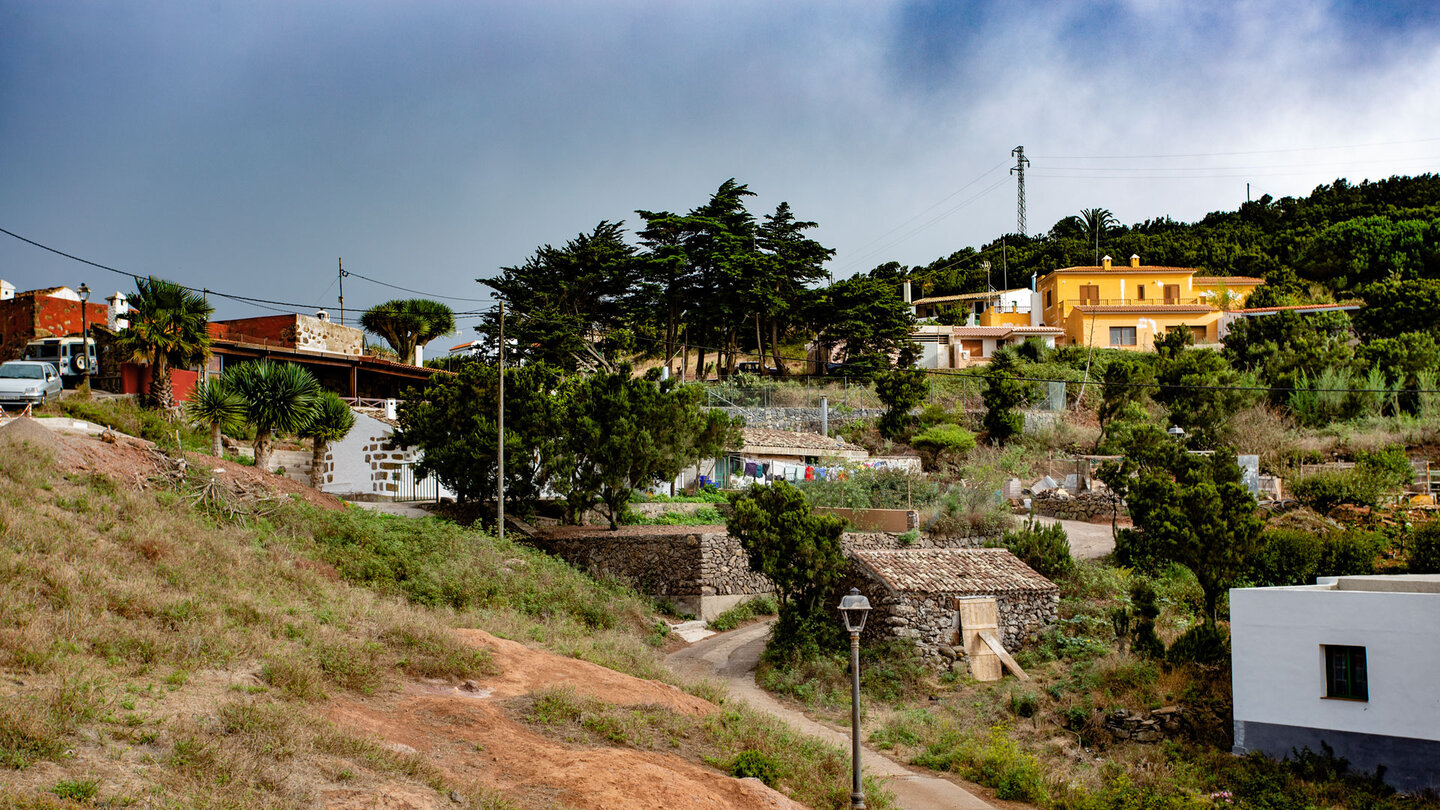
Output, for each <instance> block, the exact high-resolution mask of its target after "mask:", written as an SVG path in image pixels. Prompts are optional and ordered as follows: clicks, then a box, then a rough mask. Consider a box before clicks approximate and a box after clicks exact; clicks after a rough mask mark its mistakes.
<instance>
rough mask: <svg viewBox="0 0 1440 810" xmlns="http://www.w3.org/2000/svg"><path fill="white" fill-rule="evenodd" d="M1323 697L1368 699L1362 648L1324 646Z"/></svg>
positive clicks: (1368, 692) (1367, 683)
mask: <svg viewBox="0 0 1440 810" xmlns="http://www.w3.org/2000/svg"><path fill="white" fill-rule="evenodd" d="M1325 697H1330V698H1343V699H1345V700H1369V699H1370V679H1369V677H1368V674H1367V672H1366V670H1365V648H1364V647H1341V646H1338V645H1334V644H1327V645H1325Z"/></svg>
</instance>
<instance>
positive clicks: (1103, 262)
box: [1100, 256, 1112, 270]
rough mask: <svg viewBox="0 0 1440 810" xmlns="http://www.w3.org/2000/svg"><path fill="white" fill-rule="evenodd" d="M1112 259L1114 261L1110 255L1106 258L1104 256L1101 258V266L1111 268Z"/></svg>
mask: <svg viewBox="0 0 1440 810" xmlns="http://www.w3.org/2000/svg"><path fill="white" fill-rule="evenodd" d="M1111 261H1112V260H1111V258H1110V257H1109V256H1106V257H1105V258H1103V259H1101V260H1100V266H1101V267H1103V268H1104V269H1106V270H1109V269H1110V262H1111Z"/></svg>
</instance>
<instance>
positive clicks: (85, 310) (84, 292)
mask: <svg viewBox="0 0 1440 810" xmlns="http://www.w3.org/2000/svg"><path fill="white" fill-rule="evenodd" d="M77 292H79V293H80V370H81V371H83V372H85V379H84V380H83V381H82V382H81V385H83V386H84V387H85V389H86V390H87V391H88V390H89V389H90V321H89V315H90V312H89V309H90V307H89V305H88V304H87V303H86V302H88V301H89V300H90V285H88V284H86V283H85V282H83V281H82V282H80V289H79V290H77Z"/></svg>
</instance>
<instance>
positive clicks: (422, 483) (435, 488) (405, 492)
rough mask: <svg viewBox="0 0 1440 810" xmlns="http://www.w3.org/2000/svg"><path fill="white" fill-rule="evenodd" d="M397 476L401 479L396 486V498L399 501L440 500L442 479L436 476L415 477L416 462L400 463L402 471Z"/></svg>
mask: <svg viewBox="0 0 1440 810" xmlns="http://www.w3.org/2000/svg"><path fill="white" fill-rule="evenodd" d="M395 475H396V478H398V479H399V480H398V481H397V483H396V487H395V500H397V501H435V500H439V495H440V481H439V480H438V479H436V478H435V476H433V475H432V476H430V477H429V478H426V479H424V480H418V479H417V478H416V477H415V465H414V464H402V465H400V471H399V472H397V473H396V474H395Z"/></svg>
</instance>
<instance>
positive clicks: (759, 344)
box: [755, 312, 765, 372]
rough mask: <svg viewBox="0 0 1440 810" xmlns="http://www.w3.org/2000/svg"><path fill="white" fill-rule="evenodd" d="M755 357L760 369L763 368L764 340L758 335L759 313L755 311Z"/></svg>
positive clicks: (762, 369)
mask: <svg viewBox="0 0 1440 810" xmlns="http://www.w3.org/2000/svg"><path fill="white" fill-rule="evenodd" d="M755 359H757V360H759V361H760V370H761V371H762V372H763V371H764V370H765V340H764V338H762V337H761V335H760V313H758V312H757V313H755Z"/></svg>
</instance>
